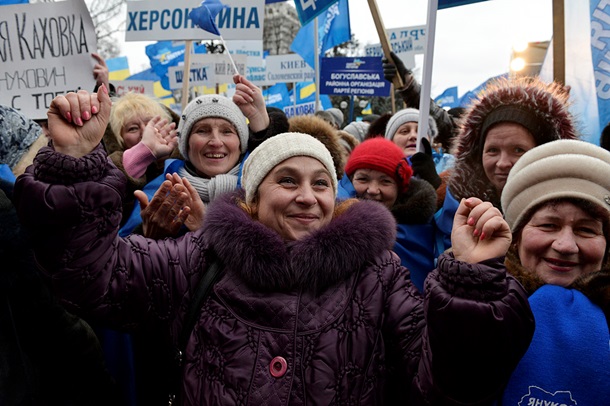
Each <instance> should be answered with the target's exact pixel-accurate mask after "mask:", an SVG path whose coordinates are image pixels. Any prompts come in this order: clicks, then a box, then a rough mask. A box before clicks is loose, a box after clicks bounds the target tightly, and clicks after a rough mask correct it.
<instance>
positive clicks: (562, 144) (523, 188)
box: [502, 140, 610, 230]
mask: <svg viewBox="0 0 610 406" xmlns="http://www.w3.org/2000/svg"><path fill="white" fill-rule="evenodd" d="M561 198H578V199H583V200H586V201H589V202H591V203H593V204H595V205H597V206H599V207H601V208H602V209H603V210H605V211H607V212H608V215H609V216H610V152H608V151H606V150H605V149H603V148H600V147H598V146H596V145H593V144H590V143H588V142H585V141H578V140H558V141H552V142H548V143H546V144H543V145H541V146H538V147H536V148H533V149H531V150H529V151H528V152H526V153H525V154H523V156H522V157H521V158H520V159H519V160H518V161H517V163H516V164H515V165H514V166H513V167H512V169H511V170H510V173H509V174H508V179H507V181H506V185H505V186H504V189H503V191H502V208H503V209H504V216H505V219H506V222H507V223H508V225H509V226H510V228H511V230H517V229H519V228H520V226H521V225H522V224H521V223H522V222H523V221H524V220H525V216H526V215H527V214H528V213H529V211H530V210H531V209H532V208H534V207H536V206H538V205H539V204H541V203H544V202H546V201H549V200H554V199H561Z"/></svg>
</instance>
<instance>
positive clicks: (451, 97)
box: [434, 86, 459, 108]
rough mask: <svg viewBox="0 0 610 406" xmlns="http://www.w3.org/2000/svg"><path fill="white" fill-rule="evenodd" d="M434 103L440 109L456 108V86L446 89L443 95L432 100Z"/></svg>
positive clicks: (457, 101)
mask: <svg viewBox="0 0 610 406" xmlns="http://www.w3.org/2000/svg"><path fill="white" fill-rule="evenodd" d="M434 102H435V103H436V104H438V105H439V106H441V107H449V108H453V107H457V106H458V103H459V100H458V88H457V86H453V87H450V88H448V89H446V90H445V91H444V92H443V93H441V94H440V95H439V96H437V97H436V99H434Z"/></svg>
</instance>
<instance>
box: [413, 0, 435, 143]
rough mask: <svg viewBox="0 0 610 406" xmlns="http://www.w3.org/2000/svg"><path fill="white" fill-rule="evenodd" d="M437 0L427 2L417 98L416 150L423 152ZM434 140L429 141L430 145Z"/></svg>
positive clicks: (426, 127)
mask: <svg viewBox="0 0 610 406" xmlns="http://www.w3.org/2000/svg"><path fill="white" fill-rule="evenodd" d="M437 9H438V0H428V21H427V24H426V52H425V53H424V74H423V77H422V85H421V94H420V98H419V123H418V125H417V150H418V151H422V152H423V146H422V142H421V140H422V138H423V135H424V134H427V133H428V117H430V88H431V87H432V61H433V60H434V34H435V32H436V12H437ZM433 141H434V140H430V145H432V142H433Z"/></svg>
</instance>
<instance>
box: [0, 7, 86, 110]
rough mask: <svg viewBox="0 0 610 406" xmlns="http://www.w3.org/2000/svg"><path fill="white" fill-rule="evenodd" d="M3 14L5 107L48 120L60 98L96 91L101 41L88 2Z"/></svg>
mask: <svg viewBox="0 0 610 406" xmlns="http://www.w3.org/2000/svg"><path fill="white" fill-rule="evenodd" d="M0 10H2V12H1V13H0V104H4V105H7V106H11V107H13V108H15V109H17V110H19V111H20V112H21V113H22V114H24V115H25V116H27V117H29V118H32V119H44V118H46V117H47V110H48V108H49V106H50V104H51V101H53V99H54V98H55V96H56V95H59V94H64V93H68V92H70V91H76V90H79V89H85V90H89V91H93V88H94V87H95V80H94V78H93V66H94V64H95V61H94V59H93V58H92V57H91V53H92V52H96V51H97V41H96V38H95V31H94V28H93V22H92V21H91V16H90V15H89V11H88V10H87V6H86V5H85V2H84V0H68V1H61V2H58V3H37V4H22V5H15V6H2V7H0Z"/></svg>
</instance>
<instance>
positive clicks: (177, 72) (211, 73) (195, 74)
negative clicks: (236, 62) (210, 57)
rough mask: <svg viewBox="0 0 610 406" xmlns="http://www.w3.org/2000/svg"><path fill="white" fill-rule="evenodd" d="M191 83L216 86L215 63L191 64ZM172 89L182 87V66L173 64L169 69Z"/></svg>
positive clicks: (193, 84) (192, 84)
mask: <svg viewBox="0 0 610 406" xmlns="http://www.w3.org/2000/svg"><path fill="white" fill-rule="evenodd" d="M189 75H190V76H189V83H190V85H191V86H214V85H216V83H217V82H216V74H215V65H214V64H211V63H210V64H207V65H200V64H191V68H190V69H189ZM168 76H169V87H170V89H180V88H181V87H182V83H183V80H182V79H183V78H184V69H183V67H182V66H172V67H171V68H169V70H168Z"/></svg>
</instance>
